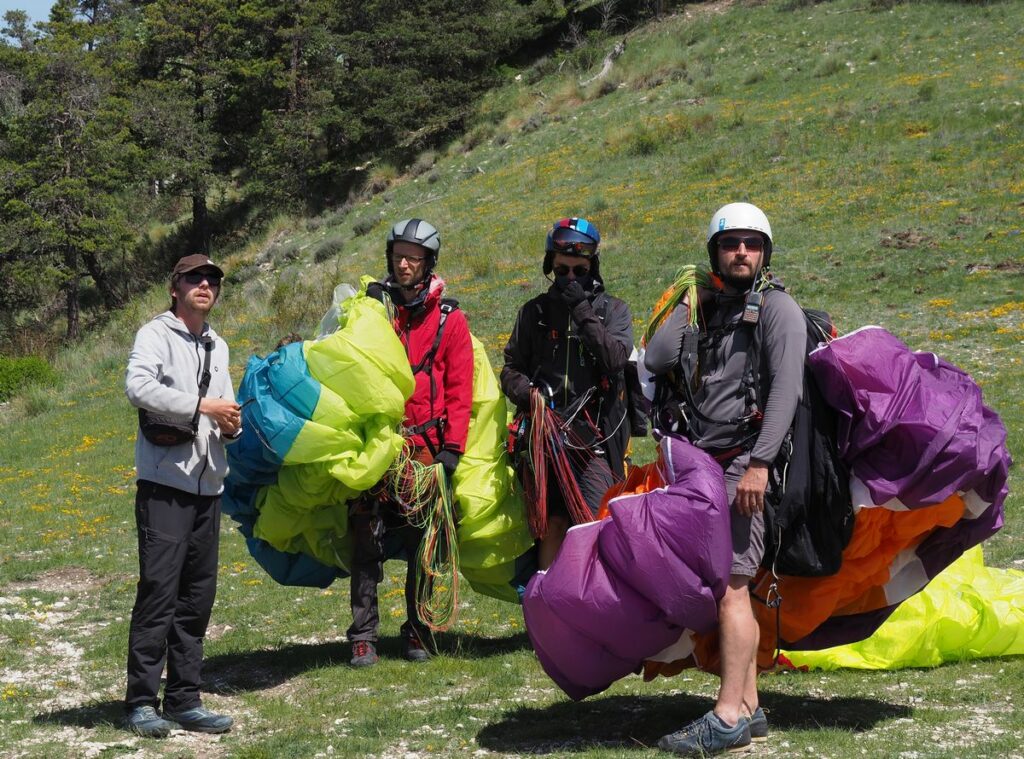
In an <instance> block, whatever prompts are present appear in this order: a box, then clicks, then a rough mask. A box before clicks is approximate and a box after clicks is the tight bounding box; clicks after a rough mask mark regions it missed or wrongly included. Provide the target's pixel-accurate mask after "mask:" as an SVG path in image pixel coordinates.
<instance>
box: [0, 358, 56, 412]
mask: <svg viewBox="0 0 1024 759" xmlns="http://www.w3.org/2000/svg"><path fill="white" fill-rule="evenodd" d="M56 381H57V373H56V372H55V371H54V370H53V367H52V366H50V364H49V363H48V362H47V361H46V360H45V359H42V358H39V357H38V356H25V357H24V358H8V357H6V356H0V401H7V400H10V399H11V398H12V397H14V395H15V394H16V393H19V392H21V391H23V390H25V388H27V387H30V386H33V385H52V384H53V383H54V382H56Z"/></svg>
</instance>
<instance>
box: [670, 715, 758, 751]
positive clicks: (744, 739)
mask: <svg viewBox="0 0 1024 759" xmlns="http://www.w3.org/2000/svg"><path fill="white" fill-rule="evenodd" d="M658 748H660V749H664V750H665V751H671V752H672V753H673V754H678V755H679V756H714V755H715V754H722V753H725V752H729V753H740V752H743V751H749V750H750V723H749V721H748V720H747V719H746V718H745V717H741V718H740V721H739V722H738V723H737V724H736V725H735V726H734V727H729V726H728V725H726V724H725V723H724V722H722V720H721V719H719V718H718V715H717V714H715V712H714V711H710V712H708V713H707V714H705V715H704V716H703V717H701V718H700V719H696V720H694V721H693V722H691V723H690V724H689V725H687V726H686V727H684V728H683V729H682V730H679V731H677V732H675V733H669V734H668V735H665V736H662V738H661V740H659V741H658Z"/></svg>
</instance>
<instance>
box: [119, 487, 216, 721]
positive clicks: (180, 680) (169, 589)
mask: <svg viewBox="0 0 1024 759" xmlns="http://www.w3.org/2000/svg"><path fill="white" fill-rule="evenodd" d="M135 523H136V525H137V528H138V538H139V584H138V587H137V590H136V594H135V607H134V608H133V609H132V621H131V631H130V633H129V636H128V690H127V695H126V696H125V708H126V709H128V710H131V709H133V708H135V707H137V706H154V707H159V705H160V699H159V695H158V693H159V690H160V675H161V673H162V672H163V669H164V662H165V661H166V663H167V687H166V688H165V690H164V709H165V710H168V711H172V712H179V711H184V710H186V709H191V708H192V707H195V706H199V705H200V699H199V683H200V669H201V667H202V661H203V636H204V635H205V634H206V626H207V624H208V623H209V621H210V611H211V610H212V609H213V599H214V596H215V595H216V592H217V552H218V547H219V540H220V498H219V497H216V496H200V495H194V494H191V493H186V492H184V491H181V490H177V489H175V488H170V487H167V486H165V485H158V484H156V483H154V482H148V481H146V480H140V481H139V483H138V490H137V491H136V494H135Z"/></svg>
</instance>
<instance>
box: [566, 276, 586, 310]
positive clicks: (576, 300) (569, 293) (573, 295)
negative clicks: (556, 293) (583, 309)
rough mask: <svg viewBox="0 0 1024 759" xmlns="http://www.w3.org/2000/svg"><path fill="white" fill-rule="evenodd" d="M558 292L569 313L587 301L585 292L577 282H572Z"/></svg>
mask: <svg viewBox="0 0 1024 759" xmlns="http://www.w3.org/2000/svg"><path fill="white" fill-rule="evenodd" d="M560 290H561V292H562V300H563V301H565V305H567V306H568V307H569V310H570V311H571V310H572V309H574V308H576V306H578V305H579V304H580V303H582V302H583V301H585V300H586V299H587V292H586V290H584V289H583V285H581V284H580V283H579V280H575V279H574V280H572V281H571V282H569V283H567V284H566V285H565V287H561V288H560Z"/></svg>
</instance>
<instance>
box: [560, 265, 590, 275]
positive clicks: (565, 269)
mask: <svg viewBox="0 0 1024 759" xmlns="http://www.w3.org/2000/svg"><path fill="white" fill-rule="evenodd" d="M554 272H555V275H556V276H558V277H565V276H567V275H568V274H569V272H572V273H573V274H575V275H576V276H577V277H585V276H587V275H588V274H590V267H589V266H587V265H586V264H577V265H576V266H572V267H569V266H566V265H565V264H562V265H560V266H556V267H555V268H554Z"/></svg>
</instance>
